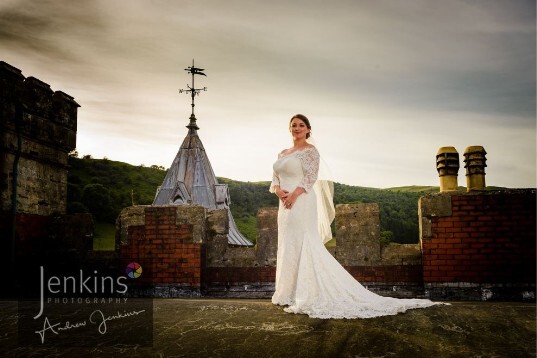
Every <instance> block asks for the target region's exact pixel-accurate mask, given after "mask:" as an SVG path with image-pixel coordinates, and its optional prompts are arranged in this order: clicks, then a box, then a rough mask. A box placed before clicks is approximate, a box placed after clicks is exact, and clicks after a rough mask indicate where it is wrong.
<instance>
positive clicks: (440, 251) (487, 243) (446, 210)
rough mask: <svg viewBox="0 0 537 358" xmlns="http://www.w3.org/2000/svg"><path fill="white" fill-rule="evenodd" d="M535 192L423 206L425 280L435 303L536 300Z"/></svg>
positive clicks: (439, 197)
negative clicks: (450, 301)
mask: <svg viewBox="0 0 537 358" xmlns="http://www.w3.org/2000/svg"><path fill="white" fill-rule="evenodd" d="M535 203H536V196H535V189H528V190H523V189H520V190H508V191H487V192H470V193H461V192H455V193H440V194H433V195H428V196H425V197H422V198H421V199H420V201H419V208H420V209H419V213H420V216H419V220H420V242H421V245H422V252H423V280H424V283H425V287H426V289H427V290H428V291H429V294H430V296H431V297H433V298H439V299H446V298H447V299H475V300H487V299H497V298H508V299H535V280H536V275H535V254H536V251H535V238H536V233H535V227H536V221H535V217H536V212H535Z"/></svg>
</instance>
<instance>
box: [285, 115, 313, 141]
mask: <svg viewBox="0 0 537 358" xmlns="http://www.w3.org/2000/svg"><path fill="white" fill-rule="evenodd" d="M295 118H298V119H300V120H301V121H302V122H304V124H305V125H306V127H308V129H309V130H310V131H311V124H310V120H309V119H308V117H306V116H305V115H303V114H295V115H294V116H293V117H291V120H290V121H289V125H291V122H292V121H293V119H295ZM310 135H311V133H308V134H306V138H309V137H310Z"/></svg>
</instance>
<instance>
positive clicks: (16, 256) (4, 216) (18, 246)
mask: <svg viewBox="0 0 537 358" xmlns="http://www.w3.org/2000/svg"><path fill="white" fill-rule="evenodd" d="M78 107H79V105H78V104H77V103H76V102H75V101H74V100H73V98H72V97H70V96H69V95H67V94H65V93H63V92H61V91H56V92H54V91H52V90H51V89H50V86H49V85H48V84H46V83H45V82H42V81H40V80H38V79H37V78H34V77H28V78H26V77H25V76H23V75H22V72H21V71H20V70H19V69H17V68H15V67H13V66H11V65H9V64H7V63H5V62H3V61H0V259H1V260H2V262H4V263H5V262H8V263H9V265H10V270H11V272H16V273H17V274H18V275H19V276H20V277H23V276H24V273H25V272H30V271H31V270H32V269H35V266H36V265H38V264H50V265H54V266H56V267H57V266H61V265H64V266H67V265H71V266H72V267H78V266H80V265H81V264H82V262H83V261H84V260H85V258H86V256H87V253H88V252H89V250H91V249H92V240H93V220H92V218H91V215H66V208H67V170H68V162H67V161H68V153H69V152H70V151H72V150H74V149H75V146H76V126H77V109H78ZM16 276H17V275H15V274H12V275H8V277H7V278H6V281H7V283H4V285H2V289H5V291H6V292H7V294H8V295H14V294H15V292H17V291H19V289H24V286H25V285H26V286H27V284H25V280H24V279H19V280H18V281H17V280H16ZM3 296H5V295H4V294H3Z"/></svg>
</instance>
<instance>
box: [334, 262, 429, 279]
mask: <svg viewBox="0 0 537 358" xmlns="http://www.w3.org/2000/svg"><path fill="white" fill-rule="evenodd" d="M345 269H346V270H347V271H349V273H350V274H351V275H352V276H353V277H354V278H355V279H356V280H358V281H360V282H392V283H396V282H407V283H421V282H423V271H422V266H421V265H386V266H345Z"/></svg>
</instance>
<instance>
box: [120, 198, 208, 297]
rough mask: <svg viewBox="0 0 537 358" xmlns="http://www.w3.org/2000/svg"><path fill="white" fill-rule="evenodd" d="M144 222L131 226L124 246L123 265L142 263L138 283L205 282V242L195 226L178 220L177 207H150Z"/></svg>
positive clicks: (198, 285)
mask: <svg viewBox="0 0 537 358" xmlns="http://www.w3.org/2000/svg"><path fill="white" fill-rule="evenodd" d="M143 215H144V221H145V224H144V225H135V226H129V227H128V239H127V242H126V244H124V245H121V246H120V257H121V266H120V267H121V268H122V269H124V268H126V267H127V265H128V264H129V263H130V262H137V263H139V264H140V265H141V266H142V269H143V274H142V276H141V277H140V278H139V279H137V280H136V284H137V285H141V286H144V285H145V286H150V285H153V286H155V285H156V286H158V285H161V284H164V285H170V284H179V285H184V286H188V287H191V288H198V289H199V287H200V286H201V268H202V252H203V244H202V243H195V242H193V226H192V225H188V224H177V208H176V207H146V208H145V210H144V213H143Z"/></svg>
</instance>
